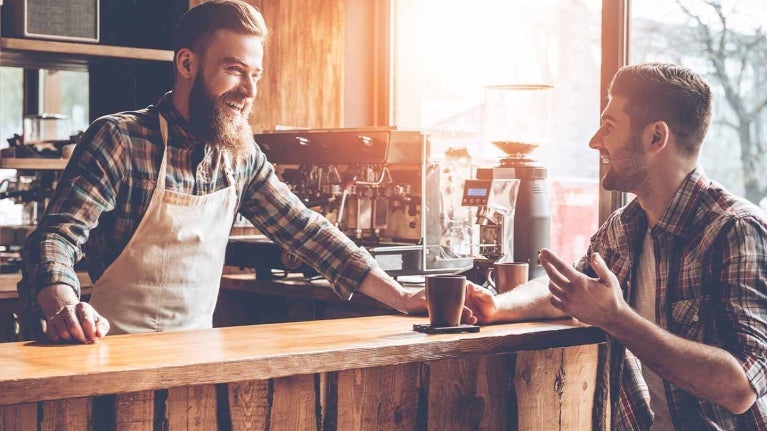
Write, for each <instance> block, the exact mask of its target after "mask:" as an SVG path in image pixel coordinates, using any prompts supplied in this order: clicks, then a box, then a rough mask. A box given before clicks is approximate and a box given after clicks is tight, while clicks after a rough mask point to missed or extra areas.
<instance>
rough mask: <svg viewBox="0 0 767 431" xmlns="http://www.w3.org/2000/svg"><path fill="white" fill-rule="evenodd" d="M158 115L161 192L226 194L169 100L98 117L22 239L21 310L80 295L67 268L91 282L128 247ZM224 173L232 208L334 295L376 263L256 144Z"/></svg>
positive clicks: (218, 163) (149, 174)
mask: <svg viewBox="0 0 767 431" xmlns="http://www.w3.org/2000/svg"><path fill="white" fill-rule="evenodd" d="M158 113H162V115H163V116H164V117H165V118H166V120H167V121H168V126H169V129H168V156H167V157H168V169H167V177H166V188H167V189H168V190H173V191H175V192H181V193H187V194H193V195H204V194H208V193H212V192H214V191H216V190H220V189H223V188H225V187H227V183H226V175H225V173H224V172H223V171H224V168H223V162H224V153H223V152H222V150H221V149H219V148H218V147H216V146H213V145H208V144H205V143H204V142H200V141H198V140H196V138H195V137H194V136H192V135H191V133H190V132H189V125H188V123H187V122H186V120H184V118H183V117H182V116H181V114H180V113H179V112H178V111H176V109H175V108H174V106H173V103H172V93H170V92H169V93H167V94H166V95H165V96H164V97H163V98H162V99H160V101H159V102H158V104H157V105H156V106H149V107H147V108H146V109H142V110H139V111H135V112H123V113H118V114H114V115H107V116H104V117H101V118H99V119H98V120H96V121H95V122H94V123H93V124H92V125H91V126H90V127H89V128H88V130H87V131H86V132H85V134H84V135H83V137H82V139H81V141H80V142H79V143H78V145H77V147H76V149H75V152H74V154H73V155H72V158H71V159H70V162H69V164H68V165H67V167H66V169H65V170H64V172H63V174H62V178H61V181H60V183H59V185H58V187H57V188H56V190H55V192H54V193H53V196H52V197H51V199H50V203H49V204H48V208H47V209H46V212H45V215H44V216H43V218H42V219H41V220H40V223H39V226H38V228H37V229H36V230H35V232H34V233H32V234H31V235H30V236H29V238H28V239H27V243H26V246H25V247H24V259H23V260H24V268H23V278H22V281H21V282H20V283H19V286H18V290H19V293H20V295H21V297H22V298H23V300H24V301H25V303H27V305H34V297H35V296H36V294H37V293H38V292H39V291H40V290H41V289H43V288H45V287H47V286H50V285H51V284H54V283H63V284H68V285H70V286H72V287H73V288H74V289H75V290H76V291H77V293H78V294H79V292H80V285H79V282H78V279H77V276H76V275H75V272H74V270H73V266H74V264H75V263H76V262H77V261H79V260H80V258H81V257H83V255H85V256H87V264H88V273H89V275H90V277H91V279H92V280H94V281H96V280H97V279H98V278H99V277H100V276H101V274H103V272H104V270H105V269H106V268H107V267H108V266H109V265H110V264H111V263H112V262H114V261H115V259H117V257H118V256H119V255H120V253H121V252H122V251H123V249H124V248H125V246H126V244H128V241H129V240H130V238H131V236H133V233H134V232H135V231H136V228H137V227H138V225H139V223H140V222H141V219H142V217H143V215H144V212H145V211H146V209H147V206H148V205H149V201H150V199H151V197H152V193H153V191H154V189H155V184H156V181H157V175H158V171H159V168H160V162H161V161H162V155H163V148H164V146H163V144H162V138H161V136H160V126H159V119H158ZM254 145H255V143H254ZM232 167H233V169H234V175H235V179H236V182H237V195H238V199H239V200H238V211H239V212H240V213H241V214H242V215H243V216H245V217H246V218H247V219H248V220H250V221H251V222H252V223H253V225H254V226H256V227H257V228H258V229H259V230H260V231H261V232H262V233H263V234H264V235H266V236H267V237H269V238H270V239H271V240H273V241H275V242H276V243H278V244H280V245H281V246H283V247H284V248H286V249H288V250H290V251H291V252H292V253H294V254H296V255H297V256H298V257H300V258H301V259H302V260H303V261H304V262H307V263H309V264H311V265H312V266H314V267H315V269H317V271H318V272H320V274H322V275H323V276H324V277H325V278H327V279H328V280H329V281H330V282H331V285H332V286H333V289H334V291H335V292H336V293H337V294H338V295H339V296H341V297H344V298H349V297H350V296H351V294H352V292H353V291H354V290H355V289H356V288H357V287H358V286H359V284H360V283H361V281H362V279H363V278H364V277H365V276H366V275H367V273H368V271H369V270H370V268H371V267H373V266H374V265H376V263H375V260H374V259H373V258H372V257H371V256H370V255H369V254H368V253H367V252H365V251H364V250H362V249H361V248H359V247H357V246H356V245H355V244H354V243H353V242H352V241H351V240H350V239H348V238H347V237H346V236H345V235H343V234H342V233H341V232H340V231H339V230H338V229H336V228H335V227H334V226H333V225H331V224H330V223H329V222H328V221H327V220H326V219H325V218H324V217H322V216H320V215H319V214H318V213H316V212H314V211H312V210H309V209H307V208H306V207H305V206H304V205H303V203H302V202H301V201H300V200H299V199H298V198H297V197H296V196H295V195H294V194H293V193H291V191H290V190H289V188H288V186H287V185H285V184H284V183H282V182H281V181H280V180H279V179H278V177H277V175H276V174H275V171H274V168H273V166H272V165H271V164H270V163H269V162H268V161H267V160H266V157H265V155H264V153H262V152H261V151H260V149H258V148H257V146H256V151H255V154H254V155H252V156H249V157H247V158H244V157H243V158H240V159H238V160H235V161H234V162H233V166H232ZM221 223H226V224H230V225H231V224H232V223H233V220H221ZM137 270H141V269H140V268H137Z"/></svg>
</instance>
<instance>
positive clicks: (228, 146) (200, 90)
mask: <svg viewBox="0 0 767 431" xmlns="http://www.w3.org/2000/svg"><path fill="white" fill-rule="evenodd" d="M202 76H203V73H202V71H200V73H199V74H197V76H196V77H195V80H194V84H193V85H192V90H191V92H190V94H189V119H190V121H189V123H190V124H189V127H190V129H191V131H192V133H193V134H194V135H195V136H196V137H197V138H199V139H201V140H203V141H204V142H206V143H208V144H210V145H214V146H218V147H220V148H222V149H225V150H228V151H229V152H230V153H231V154H232V157H233V158H235V159H237V158H240V157H242V158H244V157H247V156H249V155H251V154H253V152H254V150H255V147H254V143H253V129H252V128H251V127H250V123H248V120H247V119H248V116H249V113H250V107H246V108H245V109H243V115H242V116H233V115H230V114H229V113H228V112H226V111H225V109H226V108H224V105H225V101H226V100H227V99H228V98H232V99H235V98H236V96H233V95H232V94H231V93H224V94H222V95H221V96H219V97H218V98H216V97H213V96H211V95H210V93H209V92H208V89H207V87H206V85H205V83H204V82H203V80H202Z"/></svg>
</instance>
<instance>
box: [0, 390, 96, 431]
mask: <svg viewBox="0 0 767 431" xmlns="http://www.w3.org/2000/svg"><path fill="white" fill-rule="evenodd" d="M91 405H92V404H91V399H90V398H73V399H68V400H56V401H43V402H42V403H40V404H39V407H38V408H39V409H40V415H39V419H40V426H39V427H38V428H37V429H38V430H40V431H81V430H89V429H92V423H91V421H92V416H91ZM3 429H5V428H3Z"/></svg>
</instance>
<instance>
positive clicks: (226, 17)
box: [173, 0, 269, 55]
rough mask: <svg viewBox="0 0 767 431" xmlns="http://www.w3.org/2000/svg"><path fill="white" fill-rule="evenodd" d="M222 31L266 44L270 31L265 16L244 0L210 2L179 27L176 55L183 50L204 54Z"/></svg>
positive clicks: (189, 14)
mask: <svg viewBox="0 0 767 431" xmlns="http://www.w3.org/2000/svg"><path fill="white" fill-rule="evenodd" d="M219 30H230V31H233V32H236V33H241V34H249V35H253V36H257V37H260V38H261V39H262V41H263V42H266V38H267V36H268V33H269V31H268V29H267V28H266V22H265V21H264V17H263V15H261V12H259V11H258V9H256V8H255V7H253V6H251V5H249V4H248V3H246V2H244V1H242V0H209V1H206V2H204V3H201V4H199V5H197V6H195V7H193V8H191V9H189V10H188V11H186V13H184V15H182V16H181V18H180V19H179V21H178V25H177V26H176V34H175V38H174V41H173V52H174V55H177V54H178V52H179V50H181V49H182V48H189V49H191V50H192V51H194V52H196V53H201V52H203V51H204V50H205V48H206V47H207V45H208V43H209V41H210V38H211V36H212V35H213V34H214V33H216V32H217V31H219Z"/></svg>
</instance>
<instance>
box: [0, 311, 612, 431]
mask: <svg viewBox="0 0 767 431" xmlns="http://www.w3.org/2000/svg"><path fill="white" fill-rule="evenodd" d="M426 321H427V318H426V317H423V316H419V317H412V316H400V315H394V316H392V315H386V316H371V317H357V318H347V319H334V320H315V321H304V322H290V323H278V324H265V325H253V326H237V327H227V328H216V329H209V330H201V331H181V332H167V333H153V334H138V335H119V336H111V337H106V338H105V339H103V340H101V341H100V342H98V343H96V344H91V345H63V346H52V345H46V344H42V343H39V342H16V343H4V344H0V358H1V359H0V360H1V361H2V362H0V363H2V367H0V429H2V430H112V429H114V430H166V429H170V430H176V429H181V430H185V429H188V430H205V431H210V430H229V429H232V430H268V431H271V430H290V431H295V430H339V431H341V430H343V431H346V430H395V429H402V430H440V431H442V430H474V429H483V430H505V429H519V430H560V429H561V430H584V429H607V427H608V423H607V422H608V419H607V415H608V412H607V410H608V409H607V408H606V402H605V401H606V399H607V396H608V394H607V391H606V390H605V389H604V388H605V387H606V385H605V384H604V381H605V380H604V379H605V378H606V372H605V367H606V365H607V364H606V361H605V357H606V355H607V352H606V350H607V347H606V344H605V343H604V341H605V336H604V333H602V332H601V331H600V330H599V329H596V328H592V327H586V326H583V325H581V324H579V323H577V322H575V321H573V320H553V321H545V322H523V323H515V324H504V325H491V326H483V327H482V329H481V331H480V332H478V333H462V334H441V335H426V334H422V333H419V332H414V331H413V330H412V327H413V324H414V323H425V322H426Z"/></svg>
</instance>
